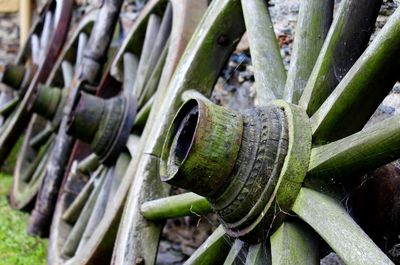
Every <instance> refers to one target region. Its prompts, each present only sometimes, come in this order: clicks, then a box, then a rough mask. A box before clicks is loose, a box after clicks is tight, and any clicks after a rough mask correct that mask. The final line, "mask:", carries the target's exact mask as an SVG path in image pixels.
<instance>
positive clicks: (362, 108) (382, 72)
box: [311, 9, 400, 143]
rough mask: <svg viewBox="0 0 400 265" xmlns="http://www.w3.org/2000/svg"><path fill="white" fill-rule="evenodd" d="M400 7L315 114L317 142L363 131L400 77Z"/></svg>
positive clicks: (315, 137)
mask: <svg viewBox="0 0 400 265" xmlns="http://www.w3.org/2000/svg"><path fill="white" fill-rule="evenodd" d="M399 56H400V9H397V10H396V12H395V13H394V14H393V15H392V16H391V17H390V19H389V21H388V22H387V23H386V24H385V26H384V27H383V29H382V30H381V31H380V32H379V34H378V35H377V36H376V38H375V39H374V40H373V42H372V43H371V44H370V46H369V47H368V48H367V50H366V51H365V52H364V53H363V55H362V56H361V57H360V59H359V60H357V62H356V63H355V64H354V66H353V67H352V68H351V69H350V71H349V72H348V73H347V75H346V76H345V77H344V78H343V80H342V81H341V82H340V84H339V85H338V86H337V87H336V89H335V90H334V91H333V92H332V94H331V95H330V96H329V97H328V98H327V99H326V101H325V102H324V104H323V105H322V106H321V107H320V108H319V109H318V111H317V112H315V114H314V115H313V116H312V117H311V123H312V128H313V138H314V140H315V142H322V143H324V142H327V141H334V140H337V139H340V138H342V137H345V136H347V135H350V134H352V133H354V132H357V131H358V130H360V129H361V128H362V127H363V126H364V125H365V123H366V122H367V121H368V119H369V118H370V117H371V115H372V114H373V113H374V111H375V110H376V109H377V107H378V106H379V104H380V103H381V102H382V100H383V99H384V98H385V96H386V95H387V94H388V93H389V91H390V90H391V89H392V87H393V85H394V84H395V83H396V81H397V79H398V69H400V61H399V60H397V58H398V57H399Z"/></svg>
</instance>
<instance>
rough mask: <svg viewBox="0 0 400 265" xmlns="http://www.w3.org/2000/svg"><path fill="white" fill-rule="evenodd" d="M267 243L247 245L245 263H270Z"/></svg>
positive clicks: (254, 264) (260, 264)
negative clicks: (247, 250)
mask: <svg viewBox="0 0 400 265" xmlns="http://www.w3.org/2000/svg"><path fill="white" fill-rule="evenodd" d="M267 246H268V248H267ZM271 264H272V263H271V253H270V247H269V244H267V245H266V244H264V243H259V244H252V245H250V246H249V252H248V253H247V257H246V263H245V265H271Z"/></svg>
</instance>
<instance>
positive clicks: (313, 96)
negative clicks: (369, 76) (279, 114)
mask: <svg viewBox="0 0 400 265" xmlns="http://www.w3.org/2000/svg"><path fill="white" fill-rule="evenodd" d="M381 3H382V0H344V1H342V3H341V4H340V7H339V10H338V14H337V15H336V16H335V19H334V22H333V24H332V26H331V29H330V30H329V33H328V36H327V38H326V41H325V43H324V45H323V47H322V50H321V53H320V55H319V56H318V60H317V62H316V64H315V66H314V69H313V71H312V73H311V76H310V79H309V81H308V83H307V86H306V87H305V89H304V92H303V95H302V97H301V100H300V105H301V106H302V107H304V108H305V109H306V110H307V113H308V114H309V115H312V114H314V112H315V111H316V110H317V109H318V108H319V106H321V104H322V103H323V102H324V100H325V99H326V98H327V97H328V96H329V94H330V93H331V92H332V91H333V90H334V89H335V87H336V85H337V84H338V83H339V82H340V80H342V78H343V77H344V76H345V75H346V73H347V72H348V71H349V69H350V68H351V67H352V65H353V64H354V63H355V62H356V60H357V59H358V57H359V56H360V55H361V54H362V52H363V51H364V50H365V48H366V47H367V45H368V41H369V38H370V36H371V33H372V31H373V29H374V24H375V20H376V17H377V15H378V11H379V8H380V6H381Z"/></svg>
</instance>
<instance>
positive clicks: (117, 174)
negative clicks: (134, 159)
mask: <svg viewBox="0 0 400 265" xmlns="http://www.w3.org/2000/svg"><path fill="white" fill-rule="evenodd" d="M130 160H131V156H130V155H128V154H127V153H125V152H123V153H121V155H120V156H119V158H118V160H117V163H116V164H115V169H114V174H113V177H112V183H111V187H110V194H109V199H108V203H107V207H106V209H109V208H110V207H111V205H112V204H113V202H114V196H115V195H116V194H117V191H118V188H119V186H120V184H121V183H122V179H123V177H124V175H125V172H126V169H127V168H128V165H129V162H130Z"/></svg>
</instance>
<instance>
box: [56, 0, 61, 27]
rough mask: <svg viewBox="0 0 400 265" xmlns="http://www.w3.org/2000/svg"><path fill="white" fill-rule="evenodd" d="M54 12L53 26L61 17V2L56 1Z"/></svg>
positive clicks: (59, 0)
mask: <svg viewBox="0 0 400 265" xmlns="http://www.w3.org/2000/svg"><path fill="white" fill-rule="evenodd" d="M56 3H57V4H56V10H55V11H54V25H58V22H59V21H60V17H61V11H62V4H63V0H56Z"/></svg>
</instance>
